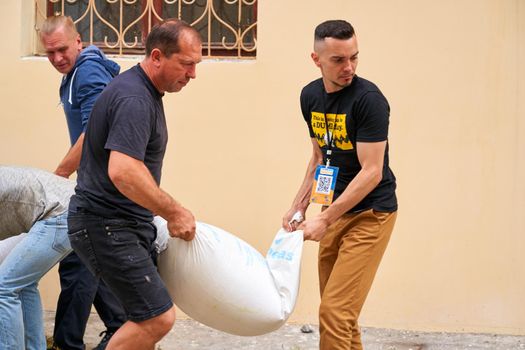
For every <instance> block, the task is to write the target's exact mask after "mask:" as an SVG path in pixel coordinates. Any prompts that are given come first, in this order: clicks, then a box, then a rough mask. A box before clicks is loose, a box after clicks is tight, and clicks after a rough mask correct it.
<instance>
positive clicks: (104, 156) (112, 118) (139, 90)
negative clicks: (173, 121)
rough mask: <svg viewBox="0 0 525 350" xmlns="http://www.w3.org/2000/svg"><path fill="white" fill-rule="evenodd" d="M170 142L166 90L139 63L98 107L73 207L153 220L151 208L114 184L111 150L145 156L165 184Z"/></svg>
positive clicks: (104, 95)
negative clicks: (163, 173) (164, 102)
mask: <svg viewBox="0 0 525 350" xmlns="http://www.w3.org/2000/svg"><path fill="white" fill-rule="evenodd" d="M167 142H168V131H167V127H166V119H165V116H164V108H163V105H162V94H160V93H159V92H158V91H157V89H156V88H155V86H154V85H153V84H152V82H151V81H150V79H149V78H148V77H147V75H146V74H145V73H144V71H143V70H142V68H141V67H140V65H136V66H135V67H133V68H131V69H129V70H128V71H126V72H124V73H122V74H120V75H119V76H117V77H116V78H115V79H113V80H112V81H111V83H110V84H109V85H108V86H107V87H106V88H105V89H104V91H103V92H102V93H101V94H100V96H99V98H98V99H97V101H96V102H95V105H94V106H93V110H92V112H91V117H90V118H89V122H88V125H87V129H86V134H85V139H84V145H83V148H82V159H81V161H80V167H79V170H78V178H77V183H78V184H77V187H76V188H75V192H76V194H75V195H74V196H73V197H72V198H71V203H70V210H72V211H78V210H79V209H80V208H82V209H85V210H87V211H89V212H91V213H94V214H97V215H100V216H104V217H125V218H136V219H139V220H142V221H151V220H152V219H153V216H152V213H151V211H149V210H148V209H146V208H144V207H142V206H140V205H138V204H136V203H135V202H133V201H131V200H130V199H128V198H127V197H126V196H124V195H123V194H121V193H120V192H119V191H118V190H117V188H116V187H115V186H114V185H113V182H112V181H111V179H110V178H109V176H108V162H109V154H110V152H111V151H112V150H114V151H119V152H121V153H124V154H126V155H128V156H130V157H133V158H135V159H138V160H141V161H143V162H144V164H145V165H146V167H147V168H148V169H149V171H150V173H151V175H152V176H153V178H154V179H155V181H156V182H157V184H160V177H161V171H162V161H163V158H164V153H165V151H166V144H167Z"/></svg>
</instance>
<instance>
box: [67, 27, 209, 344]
mask: <svg viewBox="0 0 525 350" xmlns="http://www.w3.org/2000/svg"><path fill="white" fill-rule="evenodd" d="M201 50H202V44H201V39H200V36H199V34H198V33H197V32H196V31H195V30H194V29H193V28H192V27H190V26H189V25H188V24H186V23H184V22H182V21H175V20H168V21H166V22H164V23H161V24H159V25H157V26H155V27H154V28H152V30H151V32H150V34H149V35H148V37H147V39H146V57H145V59H144V60H143V61H142V62H141V63H140V64H138V65H136V66H135V67H133V68H131V69H129V70H128V71H126V72H124V73H122V74H121V75H119V76H118V77H116V78H115V79H114V80H113V81H112V82H111V83H110V84H109V85H108V86H107V88H106V89H105V90H104V92H103V93H102V94H101V95H100V97H99V98H98V100H97V102H96V103H95V105H94V107H93V111H92V114H91V117H90V120H89V123H88V127H87V130H86V135H85V141H84V147H83V150H82V159H81V163H80V168H79V170H78V179H77V182H78V185H77V187H76V189H75V195H74V196H73V197H72V198H71V202H70V206H69V219H68V226H69V230H68V231H69V239H70V241H71V245H72V247H73V249H74V250H75V252H76V253H77V254H78V256H79V257H80V258H81V259H82V261H83V262H84V263H85V264H86V265H87V266H88V268H89V269H90V270H91V272H92V273H93V274H95V275H96V276H99V277H101V278H102V279H103V280H104V281H105V282H106V284H107V285H108V286H109V287H110V288H111V289H112V291H113V292H114V293H115V295H116V296H117V297H118V298H119V300H120V302H121V303H122V305H123V306H124V309H125V310H126V313H127V316H128V319H129V321H128V322H126V323H125V324H124V325H123V326H122V327H121V328H120V329H119V330H118V331H117V332H116V333H115V335H114V336H113V337H112V338H111V340H110V342H109V344H108V347H107V349H108V350H112V349H126V350H130V349H153V348H154V345H155V343H156V342H158V341H159V340H160V339H162V337H163V336H164V335H165V334H166V333H168V332H169V330H170V329H171V327H172V326H173V323H174V322H175V309H174V306H173V304H172V301H171V298H170V296H169V294H168V292H167V290H166V288H165V286H164V284H163V282H162V280H161V279H160V276H159V274H158V272H157V269H156V267H155V264H154V261H153V258H152V254H153V251H154V248H153V241H154V240H155V236H156V230H155V227H154V226H153V224H152V220H153V214H152V213H155V214H157V215H160V216H162V217H164V218H165V219H166V220H167V221H168V229H169V231H170V234H171V235H172V236H174V237H179V238H182V239H185V240H191V239H193V237H194V235H195V218H194V216H193V214H192V213H191V212H190V211H189V210H187V209H186V208H184V207H183V206H181V205H180V204H179V203H178V202H177V201H175V200H174V199H173V198H172V197H171V196H170V195H169V194H167V193H166V192H164V191H163V190H162V189H161V188H160V187H159V184H160V178H161V170H162V161H163V158H164V153H165V150H166V143H167V141H168V133H167V127H166V120H165V116H164V109H163V105H162V97H163V95H164V93H165V92H178V91H180V90H181V89H182V88H183V87H184V86H185V85H186V84H187V83H188V82H189V80H190V79H194V78H195V77H196V73H195V67H196V64H197V63H199V62H200V61H201Z"/></svg>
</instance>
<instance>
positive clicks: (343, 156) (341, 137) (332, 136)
mask: <svg viewBox="0 0 525 350" xmlns="http://www.w3.org/2000/svg"><path fill="white" fill-rule="evenodd" d="M301 110H302V112H303V116H304V119H305V120H306V123H307V124H308V129H309V130H310V137H312V138H315V139H316V140H317V143H318V144H319V147H320V148H321V151H322V153H323V161H324V162H326V152H327V150H328V147H327V146H328V144H329V141H330V142H332V145H333V147H332V155H331V156H330V165H333V166H336V167H338V168H339V174H338V176H337V182H336V185H335V191H334V192H335V193H334V200H335V199H337V197H339V196H340V195H341V193H343V191H344V190H345V189H346V187H347V186H348V184H349V183H350V182H351V181H352V179H353V178H354V177H355V176H356V175H357V173H358V172H359V171H360V170H361V164H360V163H359V160H358V157H357V151H356V147H357V142H381V141H385V140H388V123H389V116H390V107H389V105H388V102H387V100H386V98H385V97H384V96H383V94H382V93H381V91H379V89H378V88H377V86H375V85H374V84H373V83H371V82H369V81H368V80H366V79H363V78H359V77H357V76H355V77H354V78H353V80H352V83H351V84H350V85H349V86H347V87H345V88H343V89H341V90H339V91H337V92H333V93H326V91H325V89H324V85H323V80H322V79H317V80H314V81H313V82H311V83H310V84H308V85H307V86H305V87H304V88H303V90H302V92H301ZM325 116H326V117H327V118H326V119H328V136H329V137H327V136H326V134H327V132H326V124H325V120H326V119H325ZM395 189H396V178H395V176H394V174H393V173H392V171H391V170H390V167H389V165H388V144H387V146H386V150H385V159H384V165H383V179H382V180H381V182H380V183H379V185H377V187H376V188H375V189H374V190H372V191H371V192H370V193H369V194H368V195H367V196H366V197H365V198H364V199H363V200H362V201H361V202H359V203H358V204H357V205H356V206H355V207H353V208H352V209H351V210H350V212H358V211H362V210H367V209H375V210H377V211H382V212H393V211H396V210H397V199H396V194H395Z"/></svg>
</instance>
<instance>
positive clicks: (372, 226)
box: [319, 209, 397, 350]
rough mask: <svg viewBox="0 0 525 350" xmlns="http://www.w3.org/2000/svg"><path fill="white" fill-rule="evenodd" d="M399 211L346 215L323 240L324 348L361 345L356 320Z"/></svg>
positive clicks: (347, 349) (321, 327) (321, 311)
mask: <svg viewBox="0 0 525 350" xmlns="http://www.w3.org/2000/svg"><path fill="white" fill-rule="evenodd" d="M396 217H397V212H393V213H383V212H377V211H375V210H372V209H370V210H366V211H363V212H360V213H352V214H345V215H343V216H342V217H341V218H340V219H339V220H338V221H336V222H335V223H334V224H332V225H331V226H330V227H329V228H328V231H327V233H326V235H325V236H324V237H323V239H322V240H321V242H320V244H319V284H320V291H321V305H320V307H319V330H320V336H321V340H320V349H321V350H362V349H363V345H362V343H361V334H360V331H359V326H358V324H357V319H358V317H359V313H360V312H361V309H362V308H363V304H364V302H365V299H366V297H367V295H368V291H369V290H370V287H371V286H372V282H373V280H374V276H375V274H376V271H377V268H378V266H379V263H380V261H381V258H382V257H383V253H384V252H385V249H386V246H387V244H388V241H389V239H390V235H391V233H392V230H393V228H394V223H395V221H396Z"/></svg>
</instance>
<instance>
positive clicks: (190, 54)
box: [178, 30, 202, 63]
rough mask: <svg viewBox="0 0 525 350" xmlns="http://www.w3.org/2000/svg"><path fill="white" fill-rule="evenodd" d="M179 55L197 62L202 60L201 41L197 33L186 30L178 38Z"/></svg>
mask: <svg viewBox="0 0 525 350" xmlns="http://www.w3.org/2000/svg"><path fill="white" fill-rule="evenodd" d="M179 47H180V51H179V53H178V56H179V57H183V58H185V59H187V60H191V61H194V62H195V63H198V62H200V61H201V60H202V41H201V39H200V37H199V36H198V35H195V34H194V33H193V32H191V31H189V30H186V31H184V32H183V33H181V36H180V39H179Z"/></svg>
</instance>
